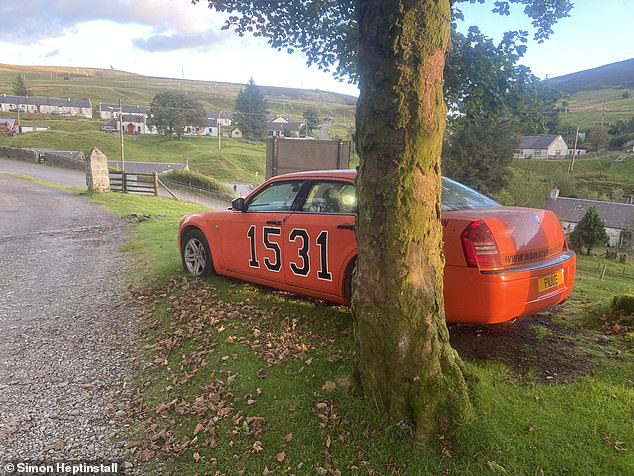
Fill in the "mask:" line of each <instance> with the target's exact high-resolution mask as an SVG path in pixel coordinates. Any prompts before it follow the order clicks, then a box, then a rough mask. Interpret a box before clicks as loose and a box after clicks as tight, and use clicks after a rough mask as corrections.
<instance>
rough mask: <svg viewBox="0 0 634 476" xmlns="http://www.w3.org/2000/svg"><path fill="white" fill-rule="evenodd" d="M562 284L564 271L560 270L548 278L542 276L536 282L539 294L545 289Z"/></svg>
mask: <svg viewBox="0 0 634 476" xmlns="http://www.w3.org/2000/svg"><path fill="white" fill-rule="evenodd" d="M563 283H564V270H563V269H560V270H559V271H557V272H556V273H555V274H549V275H548V276H542V277H541V278H539V281H537V287H538V288H539V292H542V291H545V290H546V289H550V288H554V287H557V286H559V285H560V284H563Z"/></svg>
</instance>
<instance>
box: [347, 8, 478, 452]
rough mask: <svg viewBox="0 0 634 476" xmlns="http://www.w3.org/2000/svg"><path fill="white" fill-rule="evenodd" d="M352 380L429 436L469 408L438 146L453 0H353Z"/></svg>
mask: <svg viewBox="0 0 634 476" xmlns="http://www.w3.org/2000/svg"><path fill="white" fill-rule="evenodd" d="M357 18H358V21H359V29H360V38H359V54H358V58H359V65H358V67H359V73H360V91H361V93H360V97H359V101H358V105H357V119H356V120H357V124H356V126H357V144H358V147H359V152H360V155H361V167H360V170H359V176H358V179H357V180H358V200H359V216H358V221H357V239H358V246H359V258H358V261H357V268H356V272H355V278H354V279H355V286H354V295H353V299H352V311H353V315H354V326H355V345H356V352H355V369H354V375H353V381H354V383H355V384H356V386H357V389H358V390H360V391H362V392H363V393H364V394H365V395H366V397H367V398H369V399H370V400H371V401H372V402H373V405H374V404H375V405H376V406H377V407H378V408H379V409H380V410H381V411H383V412H384V413H386V414H387V415H388V416H389V417H390V419H392V420H393V421H399V420H411V421H413V422H414V428H415V434H416V439H417V440H418V441H419V442H421V443H424V442H426V441H428V440H429V439H430V438H431V437H433V435H434V434H435V433H436V432H438V431H443V430H444V429H446V427H447V426H448V425H449V424H450V423H451V422H452V421H455V420H464V419H465V418H466V417H467V416H468V415H470V413H471V404H470V400H469V397H468V392H467V385H466V383H465V379H464V375H463V371H462V363H461V361H460V358H459V357H458V355H457V353H456V352H455V351H454V350H453V349H452V348H451V346H450V345H449V335H448V332H447V327H446V325H445V319H444V304H443V267H444V257H443V251H442V227H441V223H440V192H441V175H440V153H441V147H442V136H443V130H444V126H445V116H446V113H447V109H446V106H445V103H444V100H443V94H442V80H443V67H444V63H445V56H446V52H447V48H448V44H449V32H450V18H451V16H450V5H449V0H419V1H414V0H409V1H408V0H367V1H360V2H358V7H357Z"/></svg>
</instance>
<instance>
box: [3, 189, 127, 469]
mask: <svg viewBox="0 0 634 476" xmlns="http://www.w3.org/2000/svg"><path fill="white" fill-rule="evenodd" d="M126 239H127V232H126V225H125V223H124V222H122V221H120V220H118V219H117V218H115V217H113V216H111V215H109V214H108V213H106V212H105V211H104V210H103V209H101V208H99V207H97V206H95V205H92V204H90V203H89V202H87V201H84V200H83V199H81V198H79V197H75V196H72V195H69V194H67V193H64V192H62V191H59V190H55V189H52V188H48V187H43V186H40V185H37V184H33V183H30V182H26V181H22V180H19V179H14V178H11V177H2V176H0V339H1V341H0V342H1V343H0V462H2V461H7V460H18V459H19V460H46V461H52V460H57V461H60V460H68V459H75V460H86V459H88V460H95V459H99V458H107V459H121V458H122V455H123V447H122V442H121V441H118V440H119V438H121V437H122V431H124V427H123V424H122V423H121V421H122V420H123V417H124V415H125V413H126V412H125V410H126V409H127V405H128V401H127V394H128V391H129V386H128V384H129V378H130V373H131V372H130V366H131V358H132V357H133V353H134V349H136V344H137V335H136V324H135V321H136V319H135V315H136V313H135V309H134V308H133V307H132V306H130V305H126V304H124V305H121V306H120V307H115V306H114V304H121V303H124V302H125V301H126V289H125V283H124V282H123V279H122V278H121V276H123V275H124V274H125V272H126V258H125V257H124V255H123V253H122V251H121V246H122V245H123V244H124V243H125V242H126ZM126 386H127V389H126V388H125V387H126ZM0 472H1V466H0Z"/></svg>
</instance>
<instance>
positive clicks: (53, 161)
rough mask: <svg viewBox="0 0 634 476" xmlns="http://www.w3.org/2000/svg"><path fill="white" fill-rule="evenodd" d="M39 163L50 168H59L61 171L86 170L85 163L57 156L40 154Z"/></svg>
mask: <svg viewBox="0 0 634 476" xmlns="http://www.w3.org/2000/svg"><path fill="white" fill-rule="evenodd" d="M40 163H43V164H46V165H50V166H52V167H61V168H63V169H73V170H81V171H82V172H83V171H84V170H86V162H85V161H83V160H78V159H71V158H69V157H62V156H59V155H51V154H46V153H45V154H40Z"/></svg>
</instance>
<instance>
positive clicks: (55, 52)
mask: <svg viewBox="0 0 634 476" xmlns="http://www.w3.org/2000/svg"><path fill="white" fill-rule="evenodd" d="M54 56H59V48H58V49H56V50H52V51H49V52H48V53H44V54H43V55H42V58H53V57H54Z"/></svg>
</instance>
